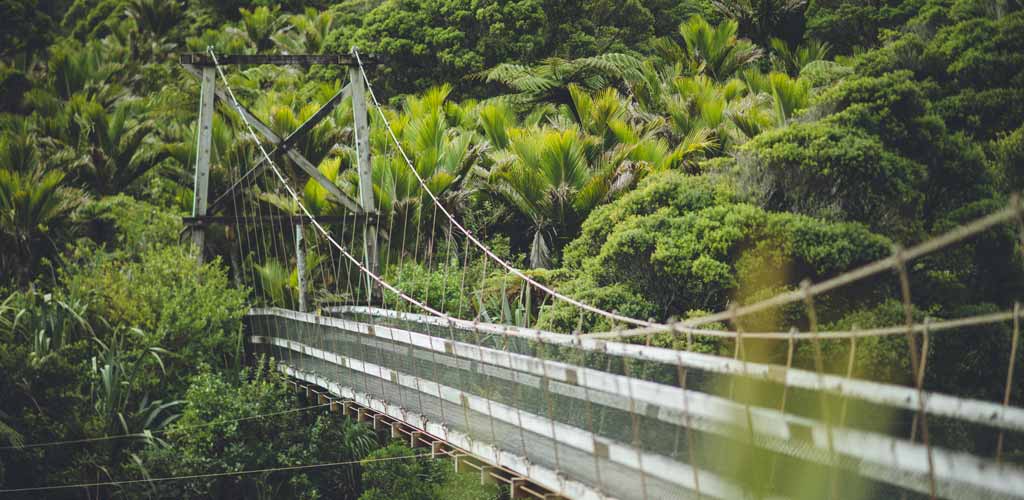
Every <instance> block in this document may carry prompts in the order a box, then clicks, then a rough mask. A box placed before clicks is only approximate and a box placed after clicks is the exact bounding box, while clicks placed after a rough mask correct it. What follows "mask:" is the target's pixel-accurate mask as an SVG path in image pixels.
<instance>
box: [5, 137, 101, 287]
mask: <svg viewBox="0 0 1024 500" xmlns="http://www.w3.org/2000/svg"><path fill="white" fill-rule="evenodd" d="M35 141H36V136H35V135H29V134H26V135H20V136H18V135H4V136H3V137H0V243H2V244H3V246H4V248H5V249H6V250H5V251H4V252H3V254H2V255H0V275H2V276H5V277H9V278H13V280H15V281H17V282H18V283H21V284H24V283H27V282H28V280H30V279H31V278H32V277H34V276H35V274H36V273H37V272H38V271H39V270H40V264H41V261H42V259H46V258H53V257H54V256H55V255H57V254H58V253H59V252H60V251H61V250H62V246H63V245H64V243H65V242H67V241H69V240H70V239H71V237H72V236H73V235H74V226H73V225H72V223H71V222H72V221H71V216H72V212H73V211H74V209H75V208H76V207H77V206H78V205H79V204H80V203H81V202H82V200H83V198H82V195H81V194H80V193H79V192H77V191H76V190H74V189H71V188H69V187H68V185H67V183H66V182H65V174H64V172H61V171H59V170H47V168H46V166H45V164H44V163H43V161H42V159H41V158H40V153H39V151H38V149H37V148H36V146H35ZM4 281H8V280H4Z"/></svg>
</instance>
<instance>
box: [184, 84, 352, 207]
mask: <svg viewBox="0 0 1024 500" xmlns="http://www.w3.org/2000/svg"><path fill="white" fill-rule="evenodd" d="M184 67H185V70H186V71H188V72H189V73H192V74H193V75H197V74H199V73H200V71H199V70H198V69H196V68H195V67H194V66H191V67H190V65H188V64H186V65H185V66H184ZM204 71H205V69H204ZM214 94H215V95H216V96H217V98H218V99H220V100H221V101H223V102H225V103H228V104H229V105H231V104H234V102H233V101H232V100H231V98H230V97H229V96H228V95H227V94H226V93H225V92H224V91H223V90H220V89H219V88H217V89H216V90H215V92H214ZM238 111H239V112H240V113H242V114H243V115H245V119H246V120H248V121H249V123H250V124H252V127H253V128H254V129H255V130H256V131H257V132H259V133H260V135H262V136H263V137H264V138H265V139H266V140H267V141H269V142H270V143H271V144H273V145H274V146H279V145H280V144H282V142H284V140H283V139H282V138H281V136H279V135H277V133H276V132H274V131H273V130H271V128H270V127H268V126H267V124H265V123H263V122H262V121H260V119H259V118H256V115H253V114H252V113H251V112H249V110H247V109H245V106H242V105H241V104H239V105H238ZM284 153H285V156H287V157H288V159H290V160H291V161H293V162H295V164H296V165H298V166H299V168H301V169H302V170H303V171H305V172H306V174H308V175H309V176H310V177H312V178H313V179H314V180H316V182H317V183H318V184H320V185H321V186H323V188H324V189H326V190H327V197H328V198H330V200H331V201H334V202H336V203H340V204H341V205H343V206H344V207H345V208H346V209H348V210H349V211H352V212H356V213H358V212H362V209H361V208H360V207H359V204H358V203H356V202H355V201H354V200H353V199H352V198H350V197H349V196H348V195H347V194H345V192H344V191H342V190H341V189H340V188H338V186H336V185H334V183H333V182H331V181H330V180H328V179H327V177H324V174H323V173H321V172H320V170H318V169H317V168H316V166H315V165H313V163H311V162H310V161H309V160H307V159H306V157H305V156H302V153H299V152H298V151H295V150H294V149H290V148H287V147H285V148H284ZM264 160H265V159H264Z"/></svg>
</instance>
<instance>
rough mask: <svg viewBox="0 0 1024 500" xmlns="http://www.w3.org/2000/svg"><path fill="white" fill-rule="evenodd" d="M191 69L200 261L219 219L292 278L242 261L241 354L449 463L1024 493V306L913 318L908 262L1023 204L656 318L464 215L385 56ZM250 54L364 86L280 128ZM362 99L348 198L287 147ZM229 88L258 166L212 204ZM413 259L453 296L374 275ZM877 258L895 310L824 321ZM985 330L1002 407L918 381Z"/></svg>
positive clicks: (749, 491)
mask: <svg viewBox="0 0 1024 500" xmlns="http://www.w3.org/2000/svg"><path fill="white" fill-rule="evenodd" d="M181 62H182V63H183V64H184V66H185V68H186V69H187V70H188V71H189V72H191V73H192V74H194V75H195V76H197V77H198V78H199V79H200V80H201V82H202V83H201V85H202V91H201V96H200V107H199V108H200V109H199V126H198V131H199V132H198V137H197V144H198V148H197V156H196V178H195V200H194V212H193V214H192V215H193V216H192V217H189V218H187V219H186V222H187V223H188V224H189V225H190V228H191V234H192V238H193V241H194V242H195V243H196V245H197V246H198V247H199V249H200V252H199V258H200V259H202V258H204V255H203V251H202V249H203V248H204V246H205V241H206V231H207V230H208V228H209V227H210V225H211V224H214V223H218V224H227V225H230V226H231V227H233V228H234V234H235V241H234V242H233V243H232V244H234V245H236V246H237V252H238V255H240V256H243V257H242V259H244V260H245V261H246V262H248V263H251V264H258V263H267V262H271V261H276V262H283V263H288V266H289V267H290V266H291V265H292V264H291V263H294V267H295V268H296V273H295V274H296V286H295V287H294V289H296V290H298V292H297V293H296V294H292V293H291V292H288V291H287V290H286V291H282V290H280V289H272V288H270V287H268V286H267V284H266V281H265V280H263V279H262V278H261V276H259V275H258V273H257V271H256V270H255V266H254V265H243V266H239V268H240V269H243V271H242V273H241V274H242V276H243V277H244V278H245V280H246V281H248V283H247V284H248V285H251V286H252V287H253V289H254V290H255V291H256V296H255V300H256V303H254V305H253V307H252V309H251V311H250V312H249V314H248V316H247V318H246V328H247V332H246V333H247V339H248V349H249V350H250V353H251V354H252V355H253V356H266V357H272V358H273V359H274V360H276V363H277V364H276V366H277V368H278V369H279V370H281V371H282V372H284V373H286V374H287V375H288V376H289V377H290V379H291V380H292V383H293V384H294V385H295V386H296V388H297V389H299V390H302V391H305V392H306V393H307V395H308V396H309V397H311V398H315V399H316V400H317V402H318V403H319V404H326V405H329V406H330V408H331V410H333V411H338V412H342V413H344V414H346V415H349V416H351V417H352V418H357V419H359V420H364V421H366V422H367V423H369V424H372V425H373V426H374V428H375V429H378V430H380V431H382V432H390V433H391V435H392V436H393V437H395V438H399V439H403V440H406V441H407V442H408V443H409V444H410V445H411V446H414V447H424V448H426V447H429V449H430V453H431V454H432V455H434V456H444V457H450V458H451V459H452V460H454V462H455V464H456V468H457V469H460V470H474V471H478V472H479V473H480V477H481V481H485V482H499V483H501V484H503V485H505V486H506V487H507V488H508V492H509V495H510V497H511V498H573V499H575V498H580V499H605V498H619V499H645V500H646V499H675V498H723V499H733V498H979V499H980V498H985V499H1003V498H1018V499H1019V498H1024V468H1022V467H1021V465H1020V457H1016V458H1014V457H1010V456H1009V452H1006V451H1004V450H1019V449H1021V443H1022V439H1021V437H1022V435H1024V408H1021V407H1019V406H1014V405H1012V404H1011V401H1010V395H1011V393H1012V386H1013V383H1014V376H1013V373H1014V360H1015V359H1016V358H1017V350H1018V339H1019V330H1020V325H1019V323H1020V308H1019V307H1014V308H1013V309H1012V310H1008V311H1003V312H996V313H990V314H985V315H980V316H973V317H964V318H954V319H946V320H942V321H926V322H923V323H922V322H916V321H915V320H914V317H913V314H912V304H913V302H912V295H911V291H912V287H911V283H910V278H909V274H908V272H907V264H908V263H909V262H911V261H913V260H914V259H918V258H920V257H922V256H925V255H929V254H932V253H935V252H940V251H942V250H943V249H944V248H947V247H949V246H952V245H955V244H956V243H958V242H960V241H963V240H965V239H968V238H971V237H973V236H975V235H978V234H981V233H983V232H985V231H987V230H990V229H991V228H993V227H996V226H1000V225H1004V224H1018V225H1020V226H1021V227H1024V223H1022V214H1024V211H1022V207H1021V203H1020V200H1019V199H1017V198H1014V200H1013V201H1012V202H1011V203H1010V205H1009V206H1007V207H1005V208H1004V209H1002V210H999V211H997V212H995V213H992V214H989V215H987V216H985V217H982V218H980V219H977V220H975V221H972V222H971V223H969V224H966V225H964V226H961V227H958V228H956V229H954V230H952V231H950V232H948V233H944V234H941V235H938V236H936V237H934V238H932V239H930V240H927V241H925V242H923V243H920V244H918V245H915V246H912V247H909V248H906V249H896V250H895V251H894V252H893V254H892V255H891V256H889V257H887V258H884V259H881V260H879V261H877V262H872V263H870V264H867V265H865V266H862V267H859V268H856V269H852V270H850V271H848V272H846V273H844V274H841V275H839V276H835V277H833V278H830V279H828V280H825V281H822V282H819V283H810V282H805V283H804V285H803V286H802V287H801V288H800V289H798V290H791V291H787V292H784V293H781V294H778V295H775V296H772V297H769V298H766V299H763V300H761V301H758V302H754V303H750V304H746V305H742V306H738V307H733V308H730V309H728V310H724V311H719V312H715V313H712V314H709V315H706V316H702V317H698V318H692V319H688V320H685V321H670V322H668V323H664V324H663V323H658V322H655V321H651V320H645V319H637V318H631V317H628V316H626V315H622V314H619V313H617V312H615V311H606V310H602V309H600V308H597V307H594V306H592V305H589V304H587V303H584V302H583V301H580V300H577V299H575V298H573V297H570V296H567V295H565V294H562V293H560V292H558V291H557V290H555V289H553V288H551V287H549V286H547V285H545V284H543V283H541V282H539V281H537V280H536V279H534V278H532V277H531V276H530V275H529V274H527V273H524V272H522V271H520V270H519V269H517V268H516V267H515V266H513V265H512V264H510V263H508V262H507V261H505V260H503V259H502V258H501V257H499V256H498V255H497V254H496V253H495V252H494V251H492V250H491V249H490V248H489V247H488V246H487V245H485V244H484V243H483V242H482V241H481V240H480V239H479V238H477V237H476V236H475V235H474V234H473V233H472V231H470V230H469V229H467V228H466V226H464V225H463V224H462V223H460V221H459V220H458V218H457V217H456V215H455V211H454V210H453V209H452V208H453V207H450V206H446V204H445V203H444V201H443V200H442V199H441V197H440V196H439V195H438V194H437V193H435V192H434V190H433V189H432V186H431V184H430V182H429V181H428V179H425V178H424V176H423V174H422V172H423V168H424V167H423V166H422V165H418V164H417V163H416V162H415V161H414V159H412V158H410V157H409V156H408V155H406V153H405V151H404V149H403V145H402V142H401V141H400V140H399V139H398V136H397V135H396V134H395V131H394V129H393V128H392V125H391V123H390V122H389V115H388V113H387V112H386V110H385V109H384V108H383V107H382V106H381V104H380V103H379V101H378V99H377V96H376V95H375V94H374V92H373V87H372V85H371V80H370V78H369V76H368V73H367V71H366V69H365V68H366V66H367V65H368V64H369V63H370V62H371V61H368V60H364V58H363V57H361V56H360V54H359V53H358V52H357V51H356V50H353V52H352V53H351V54H350V55H345V56H342V55H335V56H331V55H317V56H301V55H293V56H230V55H221V56H218V55H217V54H215V53H214V52H213V51H212V50H210V51H208V52H207V53H202V54H189V55H186V56H183V57H182V60H181ZM237 64H299V65H310V64H331V65H340V66H345V67H347V68H348V73H347V74H348V77H349V78H348V80H349V81H348V83H347V85H345V86H344V87H343V88H342V89H341V90H340V91H339V92H338V93H337V94H336V95H335V96H333V97H332V98H331V99H330V100H329V101H328V102H326V103H325V104H324V106H323V107H322V108H321V109H320V110H319V111H317V112H316V113H315V114H314V115H313V116H312V117H310V119H309V120H307V121H306V122H305V123H303V124H302V125H300V126H299V128H298V129H296V130H295V131H294V132H292V133H291V134H289V135H287V136H285V137H281V136H280V135H278V134H276V133H275V132H274V131H272V130H271V128H270V127H268V126H267V125H266V124H264V123H263V122H261V121H260V120H259V119H258V118H257V117H256V116H255V115H254V114H253V113H251V112H249V111H248V110H246V109H245V107H244V106H242V104H241V103H240V102H239V101H238V99H237V97H236V95H235V92H234V90H233V89H232V86H231V84H230V81H229V79H228V77H227V71H228V69H226V68H230V67H231V66H232V65H237ZM218 80H219V83H218ZM347 98H350V99H351V102H352V110H353V131H354V138H353V145H354V149H355V155H354V159H353V165H354V166H355V168H356V170H357V173H358V177H359V184H358V186H357V187H356V190H355V191H354V192H353V191H352V190H348V191H346V190H345V189H343V188H341V187H339V184H336V183H335V182H333V181H331V180H329V179H327V178H326V177H325V176H324V174H323V173H321V172H320V171H319V170H318V169H317V167H316V166H315V165H313V164H312V162H310V161H309V160H307V159H306V158H304V157H303V156H302V154H301V153H300V152H299V151H298V150H297V149H295V148H293V147H292V146H293V145H294V143H295V142H296V141H297V140H298V139H299V138H300V137H301V136H302V135H303V134H304V133H306V132H308V131H309V130H311V129H313V128H314V127H315V126H317V124H318V122H319V121H320V120H321V119H322V118H323V117H324V116H326V115H327V114H328V113H331V112H332V111H333V110H334V109H335V107H336V106H337V105H338V104H339V103H340V102H342V101H343V100H344V99H347ZM218 99H219V100H220V101H222V103H223V104H224V105H225V106H226V108H229V109H230V110H231V111H232V112H233V113H235V114H236V115H237V118H238V119H239V120H240V123H242V124H243V125H244V127H245V130H246V132H247V133H248V135H249V138H250V139H251V140H252V141H253V144H254V145H255V147H256V150H257V151H258V155H257V157H256V158H254V159H253V161H252V163H251V165H252V166H251V167H250V168H249V169H248V171H246V172H242V171H241V170H240V169H234V170H231V169H229V172H228V174H229V181H230V183H231V184H230V186H229V187H228V188H226V189H224V190H222V191H221V194H220V195H219V197H217V198H216V199H214V201H213V202H212V203H208V201H207V197H208V194H209V185H208V184H209V168H210V156H211V141H210V128H211V124H212V117H213V114H214V112H215V109H216V106H215V102H216V100H218ZM371 116H373V119H374V120H375V121H376V123H378V124H379V125H380V127H381V130H382V131H383V132H384V134H383V135H379V136H375V137H373V138H372V139H373V140H375V141H378V142H380V144H377V145H378V146H386V147H388V148H393V150H394V151H395V152H396V153H397V158H399V161H400V162H401V163H402V164H403V165H402V168H407V169H408V173H409V175H410V176H411V177H409V179H411V180H412V186H407V187H410V188H412V189H414V191H415V192H417V193H418V196H419V198H420V199H421V200H422V205H421V206H420V207H419V208H417V209H414V210H409V209H408V208H407V207H405V211H404V212H403V208H399V207H396V206H386V207H385V206H382V204H383V202H382V200H381V198H380V197H375V193H374V182H375V179H374V178H373V175H374V173H373V169H372V163H371V158H370V150H371V147H370V144H371V134H370V127H369V120H370V117H371ZM268 147H272V149H273V150H272V151H268ZM280 156H284V157H286V158H288V159H289V161H291V162H292V163H294V164H295V165H297V166H298V167H299V169H300V170H301V171H302V172H304V173H305V175H306V176H308V179H311V182H315V183H316V185H318V186H320V187H321V188H322V189H324V190H325V191H326V193H327V196H328V198H329V199H330V200H331V201H332V202H333V203H335V204H337V205H339V206H341V207H343V208H344V210H345V211H346V213H345V215H340V216H339V215H325V214H321V213H317V212H314V210H312V209H311V207H309V206H307V203H306V202H305V201H304V198H303V196H302V194H301V192H302V190H301V189H300V188H299V187H297V184H296V182H298V180H297V179H295V178H293V177H294V176H293V177H289V175H288V174H287V173H286V172H285V171H284V170H282V169H281V168H280V167H279V165H278V163H277V161H276V160H275V157H280ZM376 182H378V183H379V184H380V183H386V182H397V181H395V180H394V179H385V178H380V179H376ZM257 192H272V193H278V194H282V195H284V196H285V197H286V198H287V199H289V200H290V201H291V202H292V203H293V205H294V207H295V213H293V214H286V215H283V216H282V215H280V214H279V213H276V212H274V213H271V211H269V210H268V209H267V208H266V207H265V206H263V204H261V203H260V201H258V200H257V199H256V197H254V196H252V194H253V193H257ZM219 213H223V214H225V215H218V214H219ZM412 263H420V264H421V265H424V266H425V268H426V269H427V270H428V271H430V272H431V273H433V275H434V276H435V277H437V278H438V279H439V282H440V283H441V288H440V290H439V289H438V288H437V286H434V285H430V284H429V283H427V284H424V285H422V286H423V289H421V290H412V289H400V288H399V287H398V286H396V285H395V284H393V283H392V282H390V281H389V280H388V279H385V276H384V275H385V274H386V273H382V271H381V268H382V267H385V266H390V267H391V268H393V269H402V268H404V266H406V265H412ZM881 273H895V274H896V276H897V277H898V278H899V281H900V285H901V286H900V290H901V297H900V299H901V300H902V302H903V304H904V310H905V312H906V321H905V322H904V323H901V324H898V325H892V326H891V327H885V328H875V329H854V330H851V331H844V332H821V331H818V326H817V320H816V312H815V299H816V298H817V297H820V296H821V295H822V294H826V293H830V292H832V293H835V292H836V291H839V290H841V289H842V288H843V287H845V286H848V285H851V284H853V283H857V282H859V281H862V280H865V279H867V278H869V277H873V276H876V275H879V274H881ZM427 281H430V280H427ZM678 286H680V287H685V286H686V284H685V283H680V284H678ZM449 287H450V288H449ZM289 290H290V289H289ZM484 290H492V291H493V290H498V291H499V294H501V295H506V294H507V293H508V291H509V290H519V291H520V292H521V294H522V296H524V297H527V298H528V299H527V300H529V297H534V296H540V297H543V301H545V303H554V302H563V303H564V304H566V305H568V306H571V307H572V308H574V309H575V310H576V311H577V312H578V313H579V314H580V315H581V317H582V316H584V315H590V316H596V317H601V318H604V319H605V320H607V322H609V323H610V324H613V325H616V328H613V329H611V330H609V331H603V332H599V331H595V332H584V331H575V332H552V331H544V330H541V329H538V328H536V327H535V325H534V326H531V324H530V315H529V311H527V314H526V315H525V320H520V321H511V318H512V317H513V316H514V314H511V313H509V314H500V315H498V316H500V320H496V319H494V318H493V317H492V316H488V315H486V311H485V309H486V308H485V307H483V306H482V304H483V300H484V299H483V297H484V293H483V291H484ZM431 294H435V295H434V296H433V297H431ZM472 298H476V301H475V302H474V301H473V300H472ZM792 304H796V305H799V306H801V307H803V308H804V310H805V312H806V315H807V317H808V318H809V319H810V325H809V327H808V328H806V330H807V331H795V330H791V331H788V332H748V331H744V329H743V328H742V324H743V323H742V320H743V318H745V317H749V316H751V315H754V314H758V313H763V312H765V311H770V310H773V309H777V308H780V307H783V306H787V305H792ZM501 307H505V308H507V304H502V306H501ZM511 323H515V324H511ZM580 324H581V325H582V324H583V322H582V321H581V322H580ZM723 324H725V325H728V326H726V327H722V326H721V325H723ZM992 324H1004V325H1007V324H1008V325H1011V328H1012V332H1013V334H1012V341H1011V344H1010V345H1008V346H1007V350H1006V358H1005V362H1006V363H1007V364H1008V366H1007V368H1008V370H1007V373H1008V376H1007V379H1006V381H1005V389H1006V390H1005V397H1004V398H1003V400H1002V401H983V400H978V399H972V398H971V397H969V396H966V395H960V394H944V393H934V392H930V391H928V390H927V388H926V387H924V375H925V373H926V370H927V360H928V346H929V339H930V338H931V337H930V336H932V335H954V334H957V333H956V332H959V331H963V329H965V328H969V327H977V326H981V325H992ZM891 335H898V336H902V337H905V339H906V342H907V343H908V352H909V357H910V359H909V360H908V365H909V366H910V368H911V373H912V374H913V375H914V377H913V378H914V383H911V384H909V385H895V384H884V383H878V382H873V381H869V380H863V379H857V378H853V377H852V373H851V371H852V366H853V358H854V355H855V351H856V343H857V341H858V339H865V338H871V337H880V336H891ZM656 338H660V339H664V338H671V339H676V340H678V341H679V344H680V345H685V348H684V349H670V348H665V347H658V345H657V344H658V342H652V339H656ZM695 338H724V339H727V340H728V341H729V342H731V345H733V346H735V355H734V356H732V357H723V356H717V355H711V354H704V353H699V352H696V351H695V350H694V339H695ZM825 340H828V341H830V342H837V341H841V342H845V343H848V344H849V350H850V353H849V355H850V369H848V370H847V371H846V373H845V374H842V373H838V374H837V373H834V372H829V371H826V370H825V369H824V367H823V366H822V363H821V357H822V353H821V344H822V342H824V341H825ZM756 341H774V342H778V343H780V345H783V346H785V348H786V352H787V356H786V362H785V364H766V363H760V362H755V361H752V360H749V359H748V354H747V350H748V349H747V348H746V346H747V345H748V344H747V343H749V342H756ZM803 345H807V346H810V348H811V349H813V352H814V356H815V359H816V363H815V369H814V370H808V369H802V368H797V367H794V366H793V355H794V350H795V349H799V348H800V347H801V346H803ZM964 436H970V437H977V436H986V439H989V438H991V439H990V440H993V441H995V443H996V445H995V446H994V450H990V449H988V448H986V447H980V446H969V445H967V446H965V445H964V443H965V439H964ZM970 441H971V439H967V440H966V442H970Z"/></svg>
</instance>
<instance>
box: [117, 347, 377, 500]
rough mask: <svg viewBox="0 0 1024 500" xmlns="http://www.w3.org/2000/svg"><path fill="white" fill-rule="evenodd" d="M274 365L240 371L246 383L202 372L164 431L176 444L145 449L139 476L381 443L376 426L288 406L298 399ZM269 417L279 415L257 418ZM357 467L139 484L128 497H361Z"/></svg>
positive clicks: (350, 451)
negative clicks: (179, 412) (171, 423)
mask: <svg viewBox="0 0 1024 500" xmlns="http://www.w3.org/2000/svg"><path fill="white" fill-rule="evenodd" d="M274 369H275V366H274V364H273V363H271V364H269V365H267V366H265V367H263V368H259V369H256V370H247V371H245V372H243V373H242V374H241V379H242V381H241V383H232V382H230V381H229V380H228V379H226V378H225V377H222V376H218V375H215V374H213V373H202V374H199V375H196V376H195V377H194V378H193V379H192V380H191V382H190V384H189V389H188V391H187V393H186V395H185V407H184V410H183V412H182V414H181V418H179V419H178V420H177V421H176V422H175V424H173V425H172V426H171V427H170V428H169V429H168V432H167V433H166V435H165V439H166V440H167V441H168V442H169V443H173V446H166V447H164V446H156V447H150V448H147V449H146V450H145V453H144V454H143V455H142V460H141V461H140V465H138V466H137V467H136V469H137V470H138V473H140V474H142V475H143V477H146V476H153V477H157V476H172V475H189V474H208V473H210V472H231V471H240V470H251V469H263V468H274V467H287V466H294V465H306V464H315V463H325V462H344V461H358V460H359V459H361V458H363V457H365V456H367V454H368V453H369V452H370V450H371V449H372V448H373V447H374V446H375V442H374V441H375V438H374V436H373V431H372V430H370V429H369V428H368V427H366V426H364V425H361V424H358V423H356V422H353V421H350V420H340V421H338V420H335V419H333V418H331V417H330V416H327V415H319V416H318V412H294V411H290V410H293V409H294V405H296V404H297V403H298V402H297V401H295V399H294V396H293V394H294V393H293V392H291V391H289V390H288V387H287V386H286V385H285V383H284V380H283V379H282V378H281V377H280V376H279V375H277V374H276V373H275V372H274ZM264 370H266V371H264ZM265 414H273V415H274V416H273V417H268V418H251V417H253V416H255V415H265ZM239 419H243V420H239ZM268 437H272V439H268ZM282 445H283V446H282ZM358 472H359V466H358V465H343V466H338V467H331V468H329V469H322V470H311V471H306V472H294V471H292V472H287V473H273V472H266V473H260V474H255V475H243V476H230V475H228V476H223V477H214V478H199V479H195V480H189V481H186V482H185V483H184V484H168V483H155V484H152V485H149V484H144V485H139V486H138V487H137V488H135V489H133V490H130V491H133V492H134V493H131V494H130V495H129V496H135V495H156V496H167V495H171V496H180V495H184V496H185V497H186V498H209V497H210V496H246V497H253V498H256V497H258V498H272V497H278V496H286V497H291V498H318V497H320V496H327V497H331V498H355V497H356V495H357V494H358V492H359V481H358Z"/></svg>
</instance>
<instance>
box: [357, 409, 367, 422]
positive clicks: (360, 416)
mask: <svg viewBox="0 0 1024 500" xmlns="http://www.w3.org/2000/svg"><path fill="white" fill-rule="evenodd" d="M356 421H357V422H364V421H366V408H360V409H359V412H358V413H356Z"/></svg>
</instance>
